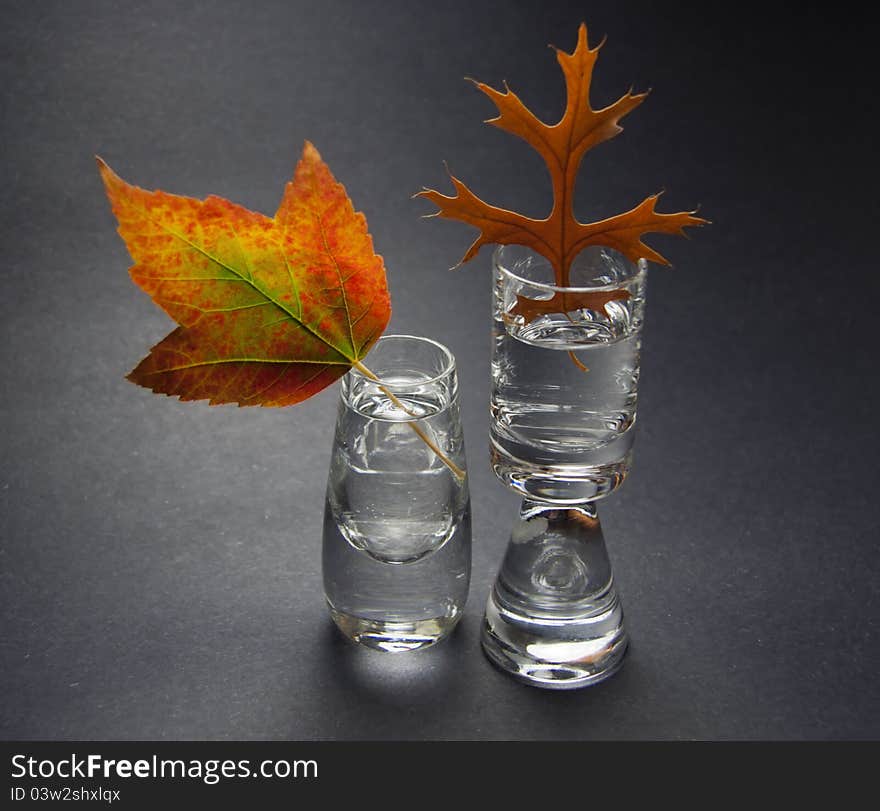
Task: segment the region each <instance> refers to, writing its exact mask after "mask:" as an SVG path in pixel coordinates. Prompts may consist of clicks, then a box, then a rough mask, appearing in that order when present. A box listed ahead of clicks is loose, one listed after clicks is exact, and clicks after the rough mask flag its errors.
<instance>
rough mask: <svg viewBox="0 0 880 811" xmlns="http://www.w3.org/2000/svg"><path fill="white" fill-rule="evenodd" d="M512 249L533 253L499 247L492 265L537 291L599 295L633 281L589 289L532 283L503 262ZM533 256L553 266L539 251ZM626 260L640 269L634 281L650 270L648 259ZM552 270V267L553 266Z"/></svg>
mask: <svg viewBox="0 0 880 811" xmlns="http://www.w3.org/2000/svg"><path fill="white" fill-rule="evenodd" d="M512 247H517V248H521V249H522V250H524V251H531V248H527V247H526V246H524V245H516V246H513V245H499V246H498V247H497V248H495V250H494V251H492V265H493V266H494V267H495V268H497V269H498V270H499V271H500V272H501V273H503V274H504V275H505V276H507V277H509V278H511V279H514V280H515V281H517V282H521V283H522V284H524V285H526V286H528V287H532V288H534V289H536V290H547V291H549V292H552V293H597V292H602V291H604V290H619V289H620V288H621V287H624V286H625V285H627V284H629V282H630V281H632V280H630V279H627V280H626V281H625V282H618V283H617V284H594V285H590V286H587V287H584V286H579V287H563V286H561V285H558V284H550V283H549V282H535V281H532V280H531V279H526V278H524V277H523V276H520V275H519V274H517V273H515V272H514V271H512V270H511V269H510V268H509V267H506V266H505V264H504V262H503V261H502V257H503V255H504V252H505V250H506V249H510V248H512ZM595 247H600V248H601V247H607V246H603V245H597V246H595ZM609 250H614V249H613V248H609ZM618 253H619V251H618ZM532 254H533V255H534V256H540V257H541V259H543V260H544V261H545V262H547V264H548V265H550V264H551V263H550V260H549V259H547V257H546V256H544V255H543V254H540V253H538V252H537V251H532ZM578 255H579V254H578ZM621 256H623V254H621ZM624 259H626V261H627V262H630V263H631V264H633V265H635V267H637V268H638V271H637V272H636V274H635V275H634V276H633V279H635V278H636V277H637V276H638V275H639V274H641V273H644V272H645V271H646V270H647V269H648V262H647V260H646V259H639V261H638V262H633V261H632V260H631V259H629V258H628V257H626V256H624ZM551 268H552V265H551Z"/></svg>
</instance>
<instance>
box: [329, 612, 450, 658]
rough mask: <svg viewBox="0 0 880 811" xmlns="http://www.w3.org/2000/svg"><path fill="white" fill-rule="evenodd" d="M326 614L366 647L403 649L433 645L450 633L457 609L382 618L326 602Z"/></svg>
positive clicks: (354, 639)
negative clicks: (445, 613)
mask: <svg viewBox="0 0 880 811" xmlns="http://www.w3.org/2000/svg"><path fill="white" fill-rule="evenodd" d="M330 616H331V617H332V618H333V622H335V623H336V627H337V628H339V630H340V631H342V633H343V634H344V635H345V636H347V637H348V638H349V639H351V640H352V641H353V642H357V643H358V644H360V645H364V646H365V647H367V648H372V649H373V650H379V651H384V652H386V653H403V652H405V651H413V650H420V649H421V648H427V647H430V646H431V645H436V644H437V643H438V642H440V641H441V640H443V639H445V638H446V637H447V636H449V634H450V633H452V629H453V628H455V626H456V625H457V624H458V621H459V619H461V613H460V612H459V613H456V614H455V615H454V616H452V617H448V616H443V617H435V618H433V619H427V620H416V621H414V622H384V621H379V620H371V619H365V618H364V617H356V616H354V615H353V614H346V613H344V612H342V611H337V610H336V609H335V608H333V606H332V605H331V606H330Z"/></svg>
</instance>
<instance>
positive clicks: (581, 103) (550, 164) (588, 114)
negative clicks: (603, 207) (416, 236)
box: [417, 23, 707, 319]
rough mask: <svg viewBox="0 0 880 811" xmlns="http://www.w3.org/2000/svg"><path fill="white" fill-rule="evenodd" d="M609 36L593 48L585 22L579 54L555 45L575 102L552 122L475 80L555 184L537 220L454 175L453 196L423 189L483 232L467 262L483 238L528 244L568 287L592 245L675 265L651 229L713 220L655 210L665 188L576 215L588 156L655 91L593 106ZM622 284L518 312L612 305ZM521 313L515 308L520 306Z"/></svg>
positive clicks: (528, 304) (676, 229) (676, 230)
mask: <svg viewBox="0 0 880 811" xmlns="http://www.w3.org/2000/svg"><path fill="white" fill-rule="evenodd" d="M601 47H602V43H600V44H599V45H597V46H596V47H595V48H590V47H589V45H588V42H587V27H586V25H585V24H583V23H581V26H580V28H579V29H578V41H577V45H576V47H575V49H574V51H573V52H572V53H570V54H569V53H566V52H565V51H562V50H559V49H558V48H556V49H555V51H556V59H557V61H558V62H559V66H560V67H561V68H562V73H563V75H564V77H565V86H566V93H567V101H566V106H565V112H564V114H563V116H562V118H561V119H560V120H559V122H558V123H556V124H553V125H550V124H545V123H544V122H543V121H541V120H540V119H539V118H537V116H535V115H534V114H533V113H532V112H531V111H530V110H529V109H528V108H527V107H526V106H525V105H524V104H523V103H522V101H520V99H519V97H518V96H517V95H516V94H515V93H514V92H513V91H511V90H510V88H509V87H508V86H507V84H506V83H505V85H504V90H503V91H500V90H496V89H494V88H492V87H490V86H489V85H486V84H483V83H482V82H474V84H475V85H476V86H477V88H479V89H480V90H481V91H482V92H483V93H485V94H486V95H487V96H488V97H489V98H490V99H491V100H492V101H493V102H494V104H495V106H496V107H497V108H498V112H499V115H498V116H497V117H496V118H493V119H490V120H488V121H487V122H486V123H488V124H493V125H494V126H496V127H498V128H499V129H502V130H506V131H507V132H510V133H512V134H514V135H517V136H519V137H520V138H522V139H523V140H525V141H526V142H527V143H528V144H529V145H530V146H532V147H533V148H534V149H535V150H536V151H537V152H538V153H539V154H540V155H541V157H542V158H543V159H544V162H545V163H546V164H547V169H548V170H549V172H550V179H551V181H552V184H553V208H552V210H551V212H550V214H549V215H548V216H547V217H546V218H545V219H543V220H535V219H532V218H530V217H525V216H523V215H522V214H517V213H515V212H513V211H507V210H506V209H503V208H498V207H496V206H493V205H490V204H489V203H486V202H485V201H483V200H481V199H480V198H479V197H477V195H475V194H474V193H473V192H472V191H471V190H470V189H469V188H468V187H467V186H466V185H465V184H464V183H462V181H461V180H459V179H458V178H456V177H454V176H452V175H450V179H451V180H452V184H453V186H454V187H455V194H454V195H452V196H449V195H445V194H441V193H440V192H438V191H435V190H433V189H424V190H422V191H421V192H419V193H418V195H417V196H421V197H425V198H427V199H428V200H430V201H432V202H433V203H435V204H436V205H437V206H438V208H439V211H438V212H437V213H436V214H434V215H430V216H440V217H446V218H449V219H456V220H461V221H462V222H465V223H468V224H469V225H473V226H476V227H477V228H478V229H479V230H480V233H479V236H478V237H477V238H476V240H474V242H473V244H472V245H471V246H470V248H468V250H467V252H466V253H465V255H464V257H463V258H462V260H461V262H460V263H459V264H462V263H464V262H467V261H469V260H471V259H473V257H474V256H476V255H477V252H478V251H479V250H480V248H481V247H482V246H483V245H486V244H490V243H497V244H500V245H511V244H515V245H524V246H526V247H528V248H531V249H532V250H534V251H536V252H537V253H539V254H541V255H542V256H544V257H546V259H547V260H548V261H549V262H550V264H551V265H552V267H553V270H554V274H555V276H556V283H557V285H559V286H560V287H568V286H570V282H569V277H570V273H571V264H572V262H573V260H574V258H575V257H576V256H577V255H578V254H579V253H580V252H581V251H582V250H583V249H584V248H587V247H589V246H591V245H604V246H606V247H610V248H614V249H616V250H618V251H620V253H622V254H624V255H625V256H627V257H628V258H629V259H630V260H632V261H633V262H637V261H639V260H640V259H647V260H651V261H654V262H658V263H661V264H669V263H668V262H667V261H666V259H664V257H663V256H661V255H660V254H659V253H657V252H656V251H655V250H653V249H652V248H650V247H648V246H647V245H645V243H644V242H642V236H643V235H644V234H647V233H665V234H681V235H683V234H684V231H683V229H684V228H685V227H687V226H693V225H703V224H704V223H706V222H707V221H706V220H704V219H702V218H700V217H696V216H694V212H684V211H682V212H678V213H675V214H661V213H659V212H657V211H655V205H656V202H657V198H658V197H659V195H656V194H655V195H652V196H650V197H648V198H646V199H645V200H644V201H642V202H641V203H639V205H637V206H636V207H635V208H633V209H632V210H631V211H627V212H625V213H623V214H618V215H616V216H614V217H609V218H608V219H605V220H601V221H599V222H593V223H581V222H579V221H578V220H577V218H576V217H575V214H574V206H573V203H574V185H575V180H576V178H577V172H578V168H579V167H580V164H581V160H582V159H583V157H584V155H585V154H586V153H587V152H588V151H589V150H590V149H592V148H593V147H595V146H598V145H599V144H601V143H603V142H604V141H607V140H609V139H610V138H613V137H614V136H615V135H617V134H618V133H620V132H622V127H621V126H620V124H619V121H620V119H621V118H623V117H624V116H625V115H626V114H627V113H629V112H631V111H632V110H634V109H635V108H636V107H638V106H639V105H640V104H641V103H642V102H643V101H644V100H645V98H646V97H647V95H648V94H647V93H633V92H632V91H631V90H630V91H628V92H627V93H626V94H624V95H623V96H622V97H621V98H619V99H618V100H617V101H615V102H614V103H613V104H610V105H609V106H607V107H604V108H603V109H601V110H594V109H593V108H592V106H591V105H590V83H591V81H592V75H593V67H594V66H595V64H596V60H597V58H598V55H599V49H600V48H601ZM627 295H628V294H627V293H625V292H624V293H621V291H607V292H601V291H595V292H568V293H564V294H563V293H559V292H557V293H556V294H555V295H554V296H553V298H552V299H549V300H548V301H535V300H533V299H528V298H523V297H517V298H518V302H517V305H516V307H515V312H516V313H517V314H519V315H523V316H525V317H526V318H527V319H528V318H531V317H535V316H536V315H541V314H543V313H547V312H571V311H572V310H575V309H581V308H585V309H592V310H596V311H598V310H600V309H604V305H605V304H606V303H607V302H609V301H613V300H615V299H617V298H621V297H625V296H627ZM512 312H513V311H512Z"/></svg>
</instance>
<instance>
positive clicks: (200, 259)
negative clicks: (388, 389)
mask: <svg viewBox="0 0 880 811" xmlns="http://www.w3.org/2000/svg"><path fill="white" fill-rule="evenodd" d="M98 166H99V168H100V172H101V177H102V178H103V181H104V185H105V188H106V190H107V196H108V197H109V199H110V203H111V206H112V208H113V213H114V214H115V215H116V218H117V220H118V222H119V233H120V235H121V236H122V238H123V240H124V241H125V244H126V246H127V247H128V250H129V252H130V253H131V256H132V258H133V259H134V262H135V264H134V266H133V267H132V268H131V269H130V273H131V277H132V279H133V280H134V281H135V283H136V284H137V285H138V286H139V287H141V289H143V290H144V291H146V292H147V293H148V294H149V295H150V296H151V297H152V298H153V300H154V301H155V302H156V304H158V305H159V306H160V307H161V308H162V309H163V310H165V312H167V313H168V315H170V316H171V317H172V318H173V319H174V320H175V321H177V323H178V324H179V325H180V326H179V327H178V328H177V329H175V330H174V331H173V332H172V333H171V334H170V335H168V336H167V337H166V338H165V339H164V340H162V341H161V342H160V343H158V344H157V345H156V346H154V347H153V348H152V349H151V350H150V354H149V355H148V356H147V357H146V358H144V359H143V360H142V361H141V362H140V363H139V364H138V366H137V367H136V368H135V369H134V370H133V371H132V372H131V373H130V374H129V375H128V379H129V380H131V381H132V382H134V383H137V384H138V385H141V386H145V387H146V388H149V389H151V390H152V391H154V392H156V393H163V394H168V395H176V396H178V397H180V399H181V400H208V401H209V402H210V403H211V404H212V405H216V404H220V403H237V404H238V405H240V406H246V405H260V406H287V405H292V404H294V403H298V402H300V401H302V400H305V399H306V398H308V397H310V396H311V395H313V394H315V393H316V392H318V391H320V390H321V389H323V388H325V387H326V386H328V385H330V384H331V383H333V382H334V381H335V380H337V379H338V378H340V377H342V375H344V374H345V373H346V372H347V371H348V370H349V369H350V368H351V366H352V365H356V364H357V365H360V360H361V359H362V358H363V357H364V356H365V355H366V354H367V352H368V351H369V350H370V348H371V347H372V345H373V344H374V343H375V341H376V340H377V339H378V338H379V336H380V335H381V334H382V332H383V330H384V329H385V327H386V326H387V324H388V319H389V318H390V315H391V303H390V299H389V295H388V287H387V282H386V278H385V268H384V265H383V262H382V257H381V256H377V255H376V254H375V253H374V251H373V243H372V239H371V238H370V235H369V233H368V232H367V224H366V220H365V218H364V215H363V214H361V213H359V212H355V210H354V207H353V206H352V203H351V201H350V200H349V198H348V195H347V194H346V191H345V188H344V187H343V186H342V184H341V183H338V182H337V181H336V180H335V178H334V177H333V175H332V174H331V172H330V170H329V168H328V167H327V165H326V164H325V163H324V162H323V161H322V160H321V156H320V155H319V154H318V150H317V149H315V147H314V146H312V144H310V143H309V142H308V141H307V142H306V144H305V146H304V148H303V152H302V157H301V159H300V161H299V163H298V165H297V167H296V171H295V174H294V178H293V180H292V181H291V182H290V183H288V184H287V186H286V188H285V191H284V197H283V199H282V200H281V205H280V206H279V208H278V211H277V212H276V214H275V217H274V218H269V217H266V216H264V215H263V214H259V213H255V212H253V211H249V210H248V209H246V208H243V207H242V206H239V205H236V204H235V203H231V202H229V201H228V200H225V199H223V198H222V197H215V196H210V197H207V198H206V199H205V200H197V199H194V198H190V197H181V196H178V195H173V194H167V193H166V192H163V191H145V190H144V189H141V188H138V187H136V186H131V185H129V184H127V183H126V182H125V181H123V180H122V179H121V178H120V177H118V176H117V175H116V174H115V173H114V172H113V171H112V170H111V169H110V167H109V166H107V164H106V163H104V161H102V160H101V159H100V158H98Z"/></svg>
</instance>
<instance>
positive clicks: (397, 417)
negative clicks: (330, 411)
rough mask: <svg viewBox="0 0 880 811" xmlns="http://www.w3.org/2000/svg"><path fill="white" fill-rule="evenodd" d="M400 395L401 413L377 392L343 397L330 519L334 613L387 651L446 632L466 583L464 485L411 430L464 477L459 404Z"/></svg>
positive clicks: (434, 396) (427, 393)
mask: <svg viewBox="0 0 880 811" xmlns="http://www.w3.org/2000/svg"><path fill="white" fill-rule="evenodd" d="M397 382H398V383H403V382H406V381H405V380H402V379H400V380H397ZM398 391H399V390H398ZM397 396H398V399H399V400H400V402H401V403H402V405H403V408H400V407H399V406H398V405H397V404H395V403H394V402H393V401H391V400H390V399H389V398H388V397H387V396H385V395H384V394H382V393H381V392H378V391H377V390H376V388H375V386H363V387H362V389H361V390H352V391H351V392H349V397H348V398H347V399H346V398H345V397H343V401H342V403H341V405H340V413H339V417H338V419H337V433H336V438H335V442H334V451H333V458H332V460H331V465H330V474H329V478H328V483H327V504H326V509H325V519H324V543H323V549H324V552H323V571H324V589H325V593H326V596H327V601H328V602H329V604H330V608H331V613H332V614H333V617H334V619H335V620H336V622H337V624H338V625H339V626H340V628H342V630H343V632H344V633H346V634H347V635H349V636H351V637H353V638H356V639H357V640H358V641H360V642H363V643H365V644H367V645H372V646H374V647H378V648H382V649H385V650H409V649H412V648H415V647H423V646H424V645H427V644H431V643H432V642H434V641H436V640H437V639H439V638H441V637H442V636H443V635H445V634H446V633H448V631H449V630H450V629H451V627H452V626H454V625H455V623H456V622H457V621H458V619H459V617H460V614H461V611H462V609H463V607H464V603H465V600H466V598H467V592H468V585H469V577H470V541H471V534H470V532H471V528H470V499H469V495H468V487H467V483H466V482H462V481H461V480H459V479H458V478H457V477H456V476H455V475H453V473H452V471H451V470H450V469H449V468H448V467H447V466H446V465H445V464H444V463H443V462H442V461H441V460H440V459H439V458H438V457H437V455H436V454H435V453H434V452H433V451H432V450H431V449H430V448H429V447H428V446H427V445H426V444H425V443H424V442H423V441H422V440H421V439H420V438H419V437H418V436H417V435H416V433H415V432H414V431H413V430H412V428H411V426H410V424H409V423H411V422H413V420H414V417H415V418H417V423H418V425H419V426H420V427H421V429H422V430H423V431H424V432H425V433H427V434H428V436H429V437H430V438H431V439H432V441H434V442H435V443H436V444H437V445H438V446H439V447H440V448H442V449H443V451H444V453H446V454H447V455H448V456H449V457H450V458H451V459H452V460H453V461H454V462H455V463H456V464H458V465H459V466H460V467H462V468H464V466H465V462H464V443H463V438H462V435H461V422H460V419H459V416H458V405H457V402H456V401H454V400H453V401H452V402H448V401H447V400H446V399H445V397H444V395H443V393H442V392H438V391H436V390H435V389H434V390H431V389H429V388H427V387H426V388H425V389H424V390H423V391H418V390H414V391H411V392H407V393H406V394H401V393H398V395H397Z"/></svg>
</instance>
